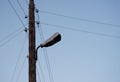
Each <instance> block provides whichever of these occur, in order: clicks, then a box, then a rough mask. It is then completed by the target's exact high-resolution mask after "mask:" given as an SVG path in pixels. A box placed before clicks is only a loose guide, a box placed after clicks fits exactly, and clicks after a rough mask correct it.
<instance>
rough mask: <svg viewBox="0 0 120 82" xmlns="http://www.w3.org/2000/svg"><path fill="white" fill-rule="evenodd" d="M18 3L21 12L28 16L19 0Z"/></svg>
mask: <svg viewBox="0 0 120 82" xmlns="http://www.w3.org/2000/svg"><path fill="white" fill-rule="evenodd" d="M17 3H18V5H19V7H20V8H21V10H22V11H23V13H24V15H25V16H26V13H25V10H24V9H23V7H22V5H21V4H20V2H19V0H17Z"/></svg>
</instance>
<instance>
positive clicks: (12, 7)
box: [8, 0, 25, 27]
mask: <svg viewBox="0 0 120 82" xmlns="http://www.w3.org/2000/svg"><path fill="white" fill-rule="evenodd" d="M8 3H9V4H10V6H11V8H12V9H13V11H14V12H15V14H16V15H17V17H18V19H19V20H20V22H21V23H22V25H23V27H25V24H24V23H23V21H22V19H21V18H20V16H19V14H18V13H17V11H16V9H15V7H14V6H13V5H12V2H11V1H10V0H8Z"/></svg>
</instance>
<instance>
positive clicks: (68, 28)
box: [41, 23, 120, 38]
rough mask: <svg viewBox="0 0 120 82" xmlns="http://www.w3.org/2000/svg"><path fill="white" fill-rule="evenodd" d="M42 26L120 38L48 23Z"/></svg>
mask: <svg viewBox="0 0 120 82" xmlns="http://www.w3.org/2000/svg"><path fill="white" fill-rule="evenodd" d="M41 24H43V25H48V26H53V27H58V28H63V29H67V30H72V31H79V32H84V33H89V34H95V35H100V36H107V37H114V38H120V36H116V35H110V34H103V33H97V32H90V31H86V30H80V29H74V28H70V27H65V26H59V25H54V24H48V23H41Z"/></svg>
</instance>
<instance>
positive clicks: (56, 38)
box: [40, 32, 61, 48]
mask: <svg viewBox="0 0 120 82" xmlns="http://www.w3.org/2000/svg"><path fill="white" fill-rule="evenodd" d="M60 40H61V35H60V34H59V33H58V32H56V33H55V34H53V35H52V36H51V37H50V38H49V39H47V40H46V41H45V42H44V43H42V44H40V47H41V48H43V47H49V46H52V45H54V44H56V43H57V42H59V41H60Z"/></svg>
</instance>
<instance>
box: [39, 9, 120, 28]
mask: <svg viewBox="0 0 120 82" xmlns="http://www.w3.org/2000/svg"><path fill="white" fill-rule="evenodd" d="M40 12H42V13H46V14H50V15H56V16H61V17H66V18H70V19H74V20H81V21H86V22H91V23H97V24H102V25H109V26H114V27H120V25H116V24H110V23H104V22H98V21H94V20H88V19H82V18H77V17H71V16H67V15H62V14H56V13H51V12H47V11H41V10H40Z"/></svg>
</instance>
